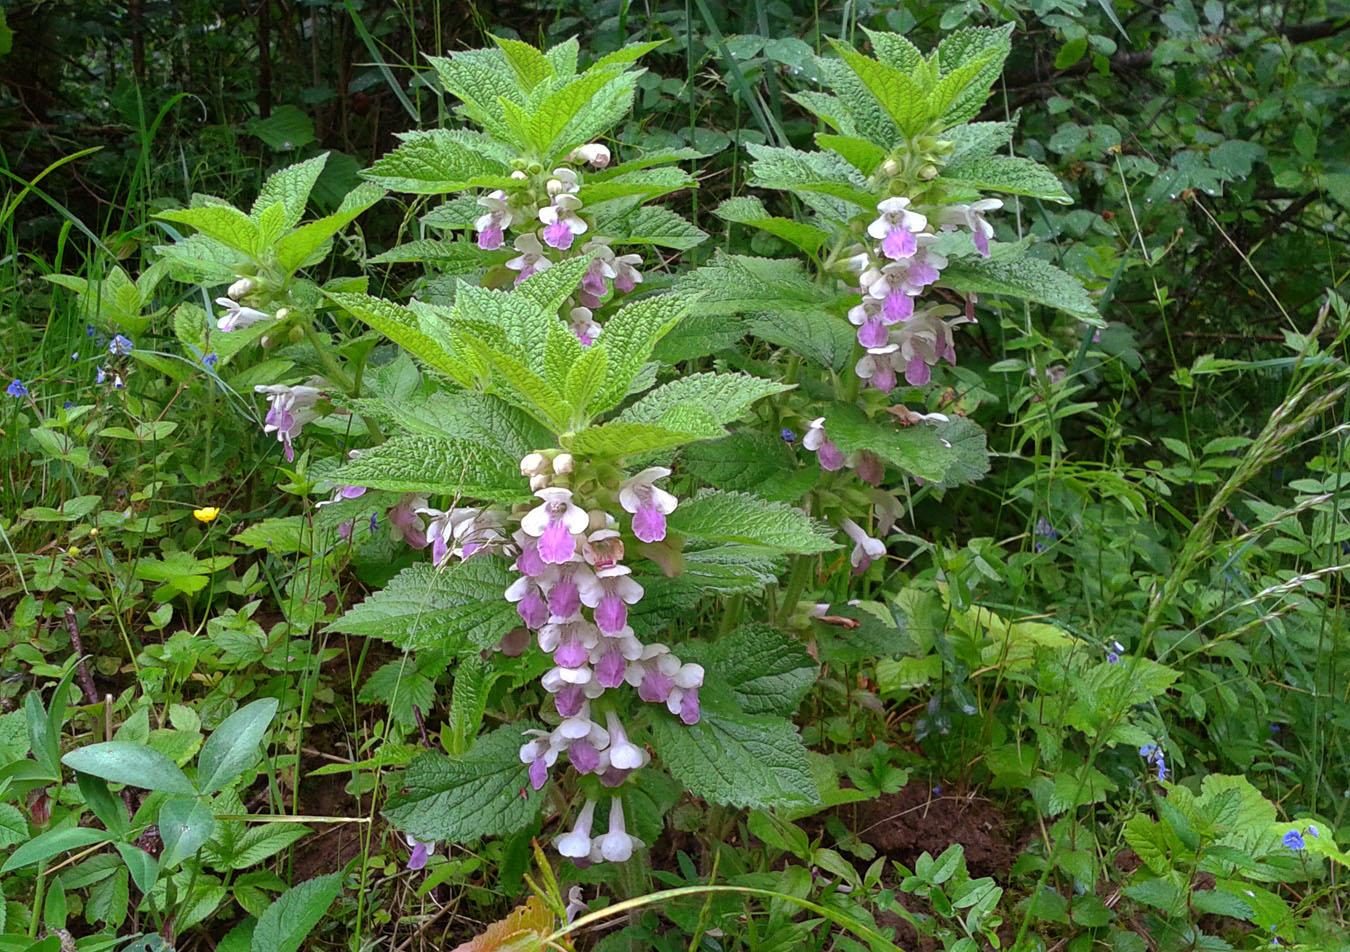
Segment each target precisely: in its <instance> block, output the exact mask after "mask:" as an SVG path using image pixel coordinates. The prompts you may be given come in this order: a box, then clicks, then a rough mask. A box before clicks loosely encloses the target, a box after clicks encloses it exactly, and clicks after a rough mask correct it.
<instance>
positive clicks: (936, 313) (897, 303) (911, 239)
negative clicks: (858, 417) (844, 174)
mask: <svg viewBox="0 0 1350 952" xmlns="http://www.w3.org/2000/svg"><path fill="white" fill-rule="evenodd" d="M1002 207H1003V203H1002V202H1001V201H999V200H998V199H996V198H989V199H981V200H980V201H976V202H973V203H971V204H969V205H941V206H933V207H926V208H924V209H922V210H921V209H919V208H914V207H911V202H910V199H908V198H906V197H904V196H893V197H891V198H886V199H883V200H882V201H880V202H878V203H877V217H876V218H875V219H874V220H873V221H872V222H871V223H870V224H869V225H868V226H867V234H868V236H869V237H870V238H872V239H873V241H874V244H871V245H869V246H868V247H865V248H859V249H858V250H857V251H856V253H855V254H853V255H852V256H851V257H850V258H849V260H848V267H849V270H850V271H852V272H853V273H854V274H856V275H857V276H858V292H859V294H861V295H862V301H861V302H860V303H859V304H858V305H856V306H855V307H854V308H853V309H852V310H850V311H849V313H848V319H849V321H850V322H851V323H852V324H853V325H854V326H855V327H857V328H858V343H859V344H861V345H862V346H863V347H865V348H866V349H867V353H866V354H865V355H863V357H862V358H861V359H860V360H859V361H858V363H857V365H856V366H855V367H854V372H855V373H856V374H857V375H858V376H859V377H861V378H863V379H864V380H866V381H869V382H870V383H871V384H872V386H874V387H876V388H877V389H878V390H880V391H882V392H883V393H889V392H890V391H891V390H893V389H895V386H896V382H897V379H898V375H899V374H903V375H904V378H905V380H906V382H908V383H909V384H911V385H912V386H916V387H919V386H923V385H924V384H926V383H928V381H929V380H930V379H931V378H932V368H933V366H934V365H935V364H937V363H938V362H939V361H943V360H945V361H946V362H947V363H949V364H955V363H956V349H955V347H954V345H953V343H952V328H953V327H955V326H956V325H958V324H963V323H965V322H967V321H969V320H971V319H972V316H971V314H970V313H969V311H967V313H966V314H964V315H963V314H962V313H961V312H960V311H959V310H958V309H957V308H955V307H951V306H950V305H945V304H941V305H934V306H929V307H924V308H916V307H915V302H916V301H917V300H918V299H919V298H920V297H921V296H922V295H923V294H924V292H925V291H926V290H927V289H928V288H929V287H930V286H931V285H933V284H935V283H936V282H937V281H938V279H939V278H940V277H941V276H942V269H943V268H945V267H947V257H946V256H945V255H943V254H941V253H940V252H939V251H938V250H937V245H938V241H939V233H940V232H944V231H953V230H956V229H959V228H965V229H968V230H969V231H970V234H971V238H972V239H973V240H974V243H975V248H976V250H977V251H978V252H979V253H980V254H982V255H984V256H985V257H986V258H987V257H989V239H990V237H991V236H992V235H993V233H994V229H993V227H992V226H991V225H990V224H989V222H988V221H986V220H985V217H984V216H985V214H986V213H987V212H992V211H995V210H996V209H999V208H1002ZM972 300H973V299H972Z"/></svg>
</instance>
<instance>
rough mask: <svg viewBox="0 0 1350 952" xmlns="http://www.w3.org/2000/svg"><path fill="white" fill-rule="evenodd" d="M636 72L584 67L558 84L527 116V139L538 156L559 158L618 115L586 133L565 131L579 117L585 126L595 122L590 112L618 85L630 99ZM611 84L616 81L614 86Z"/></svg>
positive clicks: (599, 108) (596, 111)
mask: <svg viewBox="0 0 1350 952" xmlns="http://www.w3.org/2000/svg"><path fill="white" fill-rule="evenodd" d="M635 79H636V74H627V75H618V74H616V73H615V72H612V71H610V70H595V69H591V70H587V71H586V72H585V73H582V74H581V75H580V76H577V77H575V78H573V79H571V80H570V81H568V82H567V83H565V84H564V85H563V86H561V87H560V88H558V89H556V90H554V91H553V92H552V93H550V94H549V95H548V97H547V98H545V99H544V100H543V102H542V103H540V104H539V106H538V108H537V109H536V110H534V114H533V115H532V116H530V117H529V127H528V128H529V137H530V142H531V144H532V145H533V146H534V148H536V149H537V150H538V151H539V154H540V156H544V157H548V158H549V159H554V158H561V157H562V156H563V154H565V153H566V152H570V151H571V150H572V148H573V147H575V146H578V145H581V144H582V143H583V142H586V141H589V140H590V139H592V138H595V137H596V136H598V135H599V134H600V133H602V132H604V131H605V130H606V129H608V127H609V126H610V125H613V123H614V122H617V121H618V119H619V118H621V117H622V116H618V117H615V118H614V119H612V120H609V121H608V122H603V124H602V125H601V126H600V128H598V129H595V130H594V131H593V132H591V133H590V134H579V132H578V131H577V130H576V128H574V129H573V130H572V131H570V132H569V131H568V127H569V126H572V125H573V124H574V123H576V122H577V120H581V125H584V126H585V128H587V129H588V130H590V129H592V128H593V127H594V126H595V119H594V118H592V114H594V113H598V112H601V111H604V109H605V105H606V104H607V103H608V102H609V100H610V98H611V97H612V96H613V95H614V91H615V90H616V89H618V88H620V86H622V87H626V89H627V101H626V102H625V105H624V110H623V111H624V112H627V111H628V109H627V106H628V103H629V102H631V100H632V95H633V92H632V90H633V82H634V81H635ZM615 84H619V86H616V85H615Z"/></svg>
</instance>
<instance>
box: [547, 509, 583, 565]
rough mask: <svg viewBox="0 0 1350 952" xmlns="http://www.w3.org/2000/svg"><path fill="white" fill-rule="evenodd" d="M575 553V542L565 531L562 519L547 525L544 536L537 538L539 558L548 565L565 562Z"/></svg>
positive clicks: (570, 534)
mask: <svg viewBox="0 0 1350 952" xmlns="http://www.w3.org/2000/svg"><path fill="white" fill-rule="evenodd" d="M576 551H577V540H576V539H574V538H572V533H570V532H568V531H567V526H565V525H564V524H563V521H562V519H555V520H553V521H552V522H550V523H549V525H548V528H547V529H545V530H544V534H543V535H541V536H540V537H539V557H540V558H541V559H543V560H544V561H545V562H546V563H548V564H550V565H560V564H562V563H563V562H566V561H567V560H568V559H570V558H571V557H572V556H573V555H575V554H576Z"/></svg>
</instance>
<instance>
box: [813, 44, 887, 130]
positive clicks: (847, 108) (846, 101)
mask: <svg viewBox="0 0 1350 952" xmlns="http://www.w3.org/2000/svg"><path fill="white" fill-rule="evenodd" d="M815 65H816V69H817V71H818V72H819V73H820V75H821V77H822V78H823V80H824V83H825V86H826V88H827V89H829V90H830V92H832V93H834V95H835V96H836V97H838V100H839V105H840V108H842V109H843V110H844V113H845V115H847V116H848V120H847V122H845V123H842V124H840V125H837V126H836V127H835V130H836V131H837V132H841V133H843V134H844V135H848V136H858V137H859V138H863V139H868V140H869V141H872V142H876V143H879V144H885V145H892V144H895V143H898V142H900V141H901V140H902V139H903V135H902V134H901V132H900V130H899V129H897V128H896V126H895V120H893V119H892V118H891V117H890V114H889V113H888V112H886V110H885V109H883V108H882V106H881V103H879V102H877V98H876V97H875V96H873V95H872V93H871V92H870V91H869V90H868V88H867V86H866V85H865V84H864V83H863V81H862V80H861V79H859V78H858V74H857V73H855V72H853V70H852V69H850V68H849V66H848V64H847V63H845V62H844V61H843V60H841V59H838V58H836V57H832V56H818V57H816V59H815ZM803 95H804V94H801V93H799V94H797V95H796V96H795V97H794V98H796V99H797V101H798V102H803ZM819 104H820V103H819V100H815V101H814V102H812V103H810V105H819Z"/></svg>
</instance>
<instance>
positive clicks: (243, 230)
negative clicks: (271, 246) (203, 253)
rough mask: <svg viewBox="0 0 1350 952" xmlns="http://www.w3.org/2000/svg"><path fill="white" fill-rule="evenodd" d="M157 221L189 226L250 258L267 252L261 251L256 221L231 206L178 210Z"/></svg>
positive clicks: (165, 213) (168, 212)
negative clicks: (161, 220)
mask: <svg viewBox="0 0 1350 952" xmlns="http://www.w3.org/2000/svg"><path fill="white" fill-rule="evenodd" d="M155 217H156V218H162V219H164V220H165V221H171V222H176V223H177V224H180V225H188V226H189V227H192V228H195V229H197V231H198V233H199V234H201V235H204V236H206V237H207V238H210V239H212V240H214V241H218V242H220V243H221V244H223V245H225V246H226V247H229V248H233V249H234V250H235V251H240V252H243V253H244V254H246V255H250V256H251V255H256V254H259V253H261V251H262V250H263V249H261V248H260V247H259V238H260V236H259V233H258V226H257V225H255V224H254V223H253V219H251V218H249V217H248V216H247V215H245V214H244V213H243V212H241V211H240V210H239V209H237V208H234V207H232V206H230V205H205V206H202V207H199V208H178V209H173V210H170V211H167V212H158V213H157V214H156V215H155Z"/></svg>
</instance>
